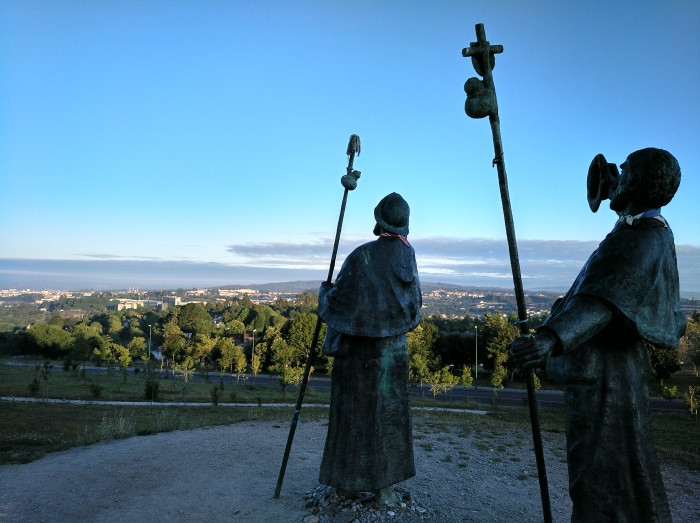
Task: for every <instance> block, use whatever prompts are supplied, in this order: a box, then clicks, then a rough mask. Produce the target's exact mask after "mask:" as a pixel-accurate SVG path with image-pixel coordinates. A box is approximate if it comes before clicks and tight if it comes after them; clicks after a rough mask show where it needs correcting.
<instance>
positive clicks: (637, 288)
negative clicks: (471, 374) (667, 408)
mask: <svg viewBox="0 0 700 523" xmlns="http://www.w3.org/2000/svg"><path fill="white" fill-rule="evenodd" d="M620 167H621V170H622V173H621V175H620V176H619V177H618V176H617V167H616V166H615V165H614V164H607V163H606V162H605V161H604V157H603V156H602V155H599V156H597V157H596V159H594V163H592V164H591V169H589V180H588V193H589V194H588V196H589V205H590V206H591V210H593V211H594V212H595V211H596V210H597V209H598V205H599V204H600V200H601V199H603V200H604V199H607V198H608V197H609V198H610V208H611V209H612V210H613V211H616V212H617V214H618V220H617V223H616V224H615V226H614V228H613V230H612V231H611V232H610V233H609V234H608V235H607V237H606V238H605V239H604V240H603V241H602V242H601V243H600V245H599V246H598V248H597V249H596V250H595V251H594V252H593V254H591V256H590V258H589V259H588V261H587V262H586V264H585V265H584V266H583V268H582V269H581V272H580V273H579V275H578V277H577V278H576V280H575V281H574V283H573V285H572V286H571V288H570V289H569V291H568V292H567V293H566V295H565V296H564V297H563V298H559V299H558V300H557V301H556V302H555V303H554V306H553V308H552V311H551V313H550V315H549V317H548V318H547V319H546V320H545V322H544V323H543V324H542V326H541V327H540V328H539V329H537V332H536V333H535V334H534V335H532V336H530V337H527V336H525V337H521V338H518V339H516V340H515V341H514V342H513V343H512V344H511V345H510V347H511V349H512V351H513V354H514V356H515V359H516V361H518V363H519V364H521V365H522V366H523V367H526V368H532V367H536V366H541V365H544V364H546V367H547V373H548V375H549V377H550V378H551V379H553V380H555V381H558V382H560V383H563V384H565V388H564V398H565V404H566V441H567V461H568V469H569V494H570V496H571V500H572V502H573V512H572V517H571V520H572V521H581V522H583V521H585V522H593V521H671V514H670V511H669V507H668V501H667V499H666V491H665V489H664V485H663V481H662V478H661V473H660V470H659V465H658V462H657V458H656V451H655V449H654V442H653V440H652V430H651V414H650V410H649V392H648V383H649V381H650V379H651V367H650V363H649V355H648V351H647V348H646V346H645V343H651V344H653V345H655V346H657V347H663V348H673V347H677V346H678V342H679V339H680V337H681V336H682V335H683V332H684V330H685V319H684V317H683V315H682V314H681V312H680V306H679V286H678V269H677V267H676V251H675V246H674V241H673V234H672V232H671V229H670V227H669V225H668V223H667V222H666V220H665V219H664V218H663V217H662V216H661V213H660V208H661V207H662V206H664V205H666V204H668V203H669V202H670V201H671V199H672V198H673V196H674V194H675V193H676V190H677V189H678V186H679V184H680V179H681V171H680V167H679V165H678V162H677V161H676V159H675V158H674V157H673V156H672V155H671V154H670V153H669V152H667V151H664V150H661V149H655V148H647V149H642V150H639V151H635V152H633V153H632V154H630V155H629V156H628V157H627V160H626V161H625V162H624V163H623V164H622V165H621V166H620ZM598 171H600V172H598Z"/></svg>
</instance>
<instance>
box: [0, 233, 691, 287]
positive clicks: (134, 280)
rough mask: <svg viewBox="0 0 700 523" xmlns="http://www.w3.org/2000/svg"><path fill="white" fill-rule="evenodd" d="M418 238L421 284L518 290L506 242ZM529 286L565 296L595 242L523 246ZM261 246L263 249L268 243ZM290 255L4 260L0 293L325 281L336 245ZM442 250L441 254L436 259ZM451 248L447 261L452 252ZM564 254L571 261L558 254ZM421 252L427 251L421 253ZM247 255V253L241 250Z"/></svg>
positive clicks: (684, 266) (682, 250)
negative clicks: (233, 260)
mask: <svg viewBox="0 0 700 523" xmlns="http://www.w3.org/2000/svg"><path fill="white" fill-rule="evenodd" d="M436 242H437V243H438V245H437V246H434V245H432V244H431V243H430V242H425V241H421V240H417V241H415V242H414V243H413V245H414V247H415V248H416V251H417V253H418V255H417V261H418V271H419V275H420V278H421V280H422V281H425V282H432V283H438V282H442V283H452V284H457V285H463V286H467V287H470V286H472V287H492V288H499V289H504V290H510V291H512V290H513V278H512V274H511V272H510V259H509V257H508V251H507V245H506V244H505V240H485V239H481V240H466V241H465V240H462V241H459V240H451V239H449V238H442V239H439V240H436ZM357 245H358V244H357V243H343V242H341V247H340V249H339V254H338V259H337V261H336V266H335V273H334V278H335V274H337V271H338V270H339V269H340V266H341V265H342V262H343V260H344V258H345V256H346V255H347V254H348V253H349V252H350V251H351V250H352V249H353V248H354V247H355V246H357ZM518 247H519V257H520V265H521V270H522V276H523V286H524V288H525V289H526V290H529V291H549V292H564V291H566V290H567V289H568V287H569V286H570V284H571V282H572V281H573V279H574V278H575V276H576V274H578V272H579V270H580V269H581V267H582V266H583V264H584V263H585V261H586V259H587V258H588V256H589V255H590V253H591V252H592V251H593V250H594V249H595V248H596V247H597V242H576V241H572V242H560V241H531V240H523V241H521V242H519V244H518ZM258 248H260V249H264V246H263V245H259V246H258ZM296 249H297V252H296V253H292V252H289V253H287V254H286V258H287V259H288V260H289V261H290V266H291V268H289V267H278V266H276V258H277V254H276V255H275V256H273V257H272V259H271V260H269V262H268V263H262V264H259V265H252V264H240V265H227V264H221V263H199V262H183V261H158V260H119V259H112V260H28V259H14V260H13V259H0V288H2V289H5V288H16V289H21V288H44V289H64V290H81V289H94V290H116V289H128V288H131V287H138V288H140V289H142V290H146V289H151V290H159V289H174V288H193V287H212V286H216V287H221V286H226V285H249V284H251V285H252V284H264V283H278V282H292V281H314V280H315V281H318V283H319V284H320V283H321V281H324V280H325V279H326V278H327V276H328V268H329V264H330V253H331V249H332V245H331V242H330V241H328V242H325V243H324V242H321V243H319V244H318V245H313V246H304V247H302V246H296ZM431 249H438V251H439V253H440V255H439V256H431ZM448 251H449V256H446V255H445V254H446V252H448ZM677 251H678V252H677V254H678V268H679V274H680V281H681V295H682V296H684V297H700V277H699V275H698V269H697V268H698V266H700V249H698V248H693V247H688V246H678V247H677ZM561 252H566V253H567V257H566V259H564V258H563V257H561V256H559V257H557V256H556V254H557V253H561ZM421 253H422V254H421ZM241 254H243V253H241Z"/></svg>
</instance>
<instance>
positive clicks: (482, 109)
mask: <svg viewBox="0 0 700 523" xmlns="http://www.w3.org/2000/svg"><path fill="white" fill-rule="evenodd" d="M502 52H503V46H502V45H491V44H489V42H488V41H487V40H486V32H485V31H484V25H483V24H477V25H476V42H471V43H470V46H469V47H467V48H465V49H462V56H464V57H465V58H466V57H471V59H472V64H473V65H474V69H475V70H476V72H477V73H478V74H479V75H481V76H482V77H483V80H479V79H478V78H469V79H468V80H467V82H466V83H465V84H464V90H465V92H466V93H467V101H466V102H465V104H464V110H465V112H466V113H467V115H468V116H470V117H471V118H484V117H485V116H488V117H489V122H490V123H491V133H492V134H493V149H494V153H495V157H494V159H493V164H492V165H495V166H496V167H497V168H498V184H499V186H500V189H501V203H502V205H503V217H504V219H505V223H506V237H507V238H508V250H509V252H510V266H511V270H512V272H513V284H514V285H515V298H516V301H517V304H518V319H519V322H518V323H519V325H520V334H521V335H528V334H529V329H528V326H527V309H526V308H525V294H524V292H523V281H522V278H521V275H520V261H519V259H518V245H517V243H516V241H515V226H514V225H513V214H512V212H511V207H510V196H509V195H508V179H507V177H506V165H505V161H504V159H503V144H502V142H501V123H500V119H499V118H498V102H497V101H496V87H495V86H494V84H493V76H492V74H491V71H492V69H493V68H494V66H495V64H496V58H495V56H494V55H495V54H497V53H502ZM527 397H528V404H529V406H530V424H531V426H532V439H533V440H534V445H535V457H536V461H537V473H538V476H539V480H540V494H541V496H542V511H543V513H544V520H545V521H546V522H548V523H549V522H551V521H552V511H551V507H550V503H549V489H548V488H547V471H546V469H545V464H544V451H543V449H542V434H541V433H540V416H539V411H538V408H537V401H536V398H535V379H534V374H533V372H532V371H528V373H527Z"/></svg>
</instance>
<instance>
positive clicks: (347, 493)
mask: <svg viewBox="0 0 700 523" xmlns="http://www.w3.org/2000/svg"><path fill="white" fill-rule="evenodd" d="M360 494H361V492H360V491H359V490H343V489H338V495H339V496H343V497H344V498H347V499H357V498H359V497H360Z"/></svg>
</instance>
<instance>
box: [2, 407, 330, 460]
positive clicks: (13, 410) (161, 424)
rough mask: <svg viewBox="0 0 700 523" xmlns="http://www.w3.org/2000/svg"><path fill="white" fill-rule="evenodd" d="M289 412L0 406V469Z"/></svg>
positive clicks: (306, 413)
mask: <svg viewBox="0 0 700 523" xmlns="http://www.w3.org/2000/svg"><path fill="white" fill-rule="evenodd" d="M290 414H291V413H290V411H289V407H264V408H259V407H257V406H250V407H227V408H221V407H219V408H216V409H215V408H211V407H163V406H158V405H154V406H150V405H148V406H146V405H144V406H138V407H123V406H112V405H72V404H51V403H18V402H0V465H4V464H8V463H27V462H29V461H33V460H35V459H38V458H40V457H42V456H43V455H45V454H46V453H49V452H56V451H59V450H65V449H68V448H71V447H76V446H82V445H90V444H92V443H96V442H98V441H104V440H109V439H119V438H128V437H131V436H137V435H146V434H156V433H158V432H168V431H172V430H190V429H195V428H200V427H211V426H216V425H228V424H231V423H236V422H240V421H249V420H279V419H286V418H289V417H290ZM302 416H303V418H304V419H323V418H327V417H328V410H327V409H321V408H314V407H307V408H305V409H304V410H303V411H302Z"/></svg>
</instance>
